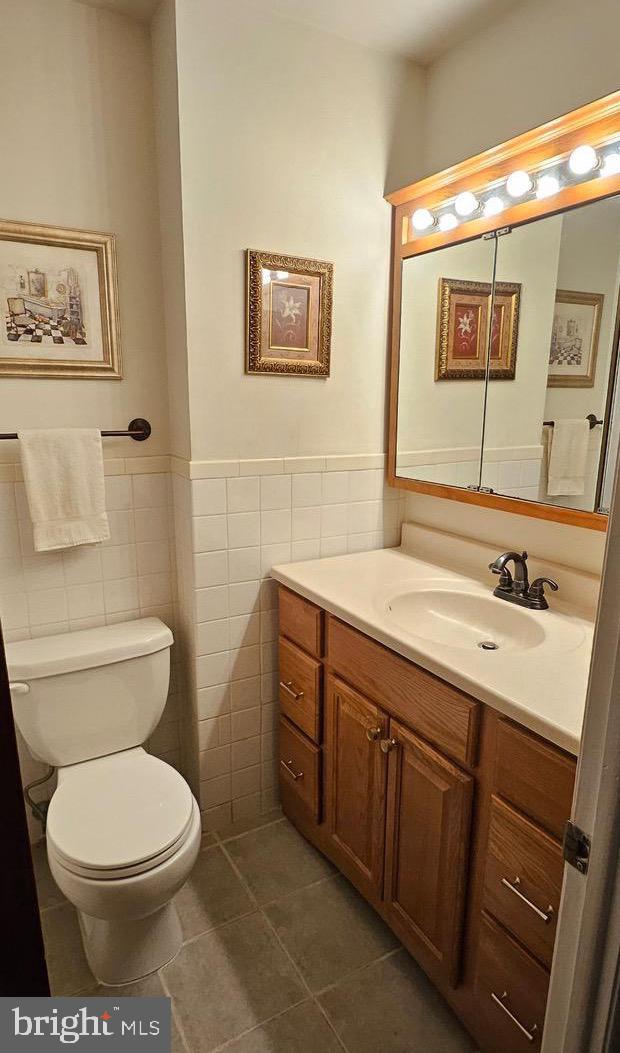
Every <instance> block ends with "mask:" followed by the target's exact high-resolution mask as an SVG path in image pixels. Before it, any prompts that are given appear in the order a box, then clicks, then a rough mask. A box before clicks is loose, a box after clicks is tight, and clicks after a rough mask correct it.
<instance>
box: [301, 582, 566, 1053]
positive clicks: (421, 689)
mask: <svg viewBox="0 0 620 1053" xmlns="http://www.w3.org/2000/svg"><path fill="white" fill-rule="evenodd" d="M280 634H281V635H280V659H281V665H280V702H281V717H280V786H281V794H282V804H283V808H284V811H285V813H286V814H287V815H288V817H289V818H290V819H291V821H292V822H293V823H294V825H295V826H297V828H298V829H299V830H300V831H301V833H302V834H304V836H305V837H307V838H308V840H310V841H311V842H312V843H313V844H314V845H316V847H317V848H319V849H320V850H321V851H322V852H324V853H325V855H327V856H328V857H329V858H330V859H331V860H332V862H334V863H335V865H336V866H337V867H338V868H339V869H340V870H341V871H342V873H344V874H345V875H346V876H347V877H348V878H349V880H350V881H351V882H352V883H353V884H354V885H355V886H356V888H357V889H358V890H359V891H360V892H361V893H362V895H363V896H364V897H365V898H366V899H367V900H368V901H369V902H370V903H371V904H372V905H373V906H374V908H375V909H376V910H377V911H378V913H379V914H381V916H382V917H383V918H384V920H385V921H386V922H387V924H388V925H389V926H390V927H391V928H392V929H393V931H394V932H395V933H396V935H397V936H398V937H399V939H400V940H401V941H402V942H403V944H404V945H405V946H406V947H407V948H408V950H409V951H410V952H411V953H412V955H413V956H414V957H415V958H416V960H417V961H418V962H419V964H420V965H421V966H422V968H423V969H424V970H425V971H426V973H427V974H428V975H429V976H430V978H431V979H432V980H433V982H434V983H435V984H436V985H437V987H438V988H439V989H440V990H441V991H442V993H443V994H444V996H445V998H446V999H447V1000H448V1001H449V1002H450V1004H451V1005H452V1007H453V1008H454V1010H455V1012H456V1013H457V1014H458V1015H459V1016H460V1018H461V1019H462V1021H463V1023H464V1024H465V1026H466V1027H467V1028H468V1029H469V1031H470V1032H471V1034H472V1035H473V1036H474V1038H475V1039H476V1042H477V1044H478V1047H479V1048H480V1049H481V1050H482V1051H483V1053H497V1050H498V1049H502V1051H503V1053H520V1051H522V1050H525V1049H528V1050H534V1051H536V1050H539V1049H540V1043H541V1039H542V1031H543V1025H544V1015H545V1006H546V999H547V989H548V984H549V970H550V967H551V960H552V955H553V945H554V941H555V926H556V921H557V914H558V908H559V902H560V894H561V886H562V874H563V858H562V848H561V844H560V839H561V836H562V830H563V827H564V823H565V822H566V820H567V819H568V818H569V815H570V807H571V799H572V791H573V783H574V778H575V767H576V765H575V760H574V758H572V757H570V756H568V755H567V754H565V753H564V752H563V751H562V750H560V749H558V748H557V747H556V746H554V745H552V744H551V743H548V742H545V741H544V740H542V739H541V738H539V737H538V736H536V735H534V734H532V733H531V732H529V731H527V730H526V729H524V728H522V727H520V726H518V725H516V724H514V723H513V722H512V721H510V720H507V719H506V718H504V717H502V716H500V715H499V714H498V713H496V712H495V711H494V710H493V709H492V708H491V707H490V706H486V705H483V704H482V703H480V702H478V701H477V700H476V699H473V698H471V697H470V696H468V695H466V694H464V693H463V692H462V691H459V690H457V689H456V688H454V687H452V686H451V685H449V684H447V683H445V682H444V681H443V680H441V679H440V678H438V677H436V676H433V675H432V674H430V673H428V672H427V671H426V670H424V669H421V668H420V667H419V666H417V665H415V663H413V662H410V661H408V660H407V659H405V658H403V657H402V656H400V655H398V654H396V653H394V652H392V651H390V650H389V649H388V648H386V647H384V646H382V645H381V644H379V643H377V642H376V641H375V640H372V639H370V638H369V637H367V636H365V635H364V634H363V633H360V632H358V631H357V630H356V629H353V628H352V627H351V626H349V625H347V624H345V623H344V622H342V621H340V620H339V619H337V618H335V617H334V616H332V615H331V614H328V613H326V612H324V611H322V610H321V609H320V608H319V607H317V606H316V605H315V604H312V603H309V602H308V601H307V600H305V599H304V598H303V597H301V596H299V595H297V594H295V593H294V592H292V591H291V590H290V589H287V588H285V587H283V586H282V587H281V588H280Z"/></svg>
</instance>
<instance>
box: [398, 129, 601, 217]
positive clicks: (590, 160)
mask: <svg viewBox="0 0 620 1053" xmlns="http://www.w3.org/2000/svg"><path fill="white" fill-rule="evenodd" d="M619 173H620V141H618V140H616V141H614V142H611V143H607V144H606V145H604V146H600V147H598V148H596V149H595V148H594V147H593V146H590V145H589V144H588V143H582V144H581V145H580V146H576V147H575V149H574V150H572V151H571V153H570V154H569V155H568V156H567V157H565V158H564V159H563V160H562V161H560V162H557V161H554V162H552V163H551V164H549V163H547V164H546V165H545V166H543V167H541V168H540V169H539V170H534V171H531V172H528V171H526V170H525V169H515V171H514V172H511V173H510V175H509V176H508V177H507V178H506V179H503V180H500V181H496V182H494V183H492V184H489V186H488V187H487V188H486V190H484V191H479V192H478V193H477V194H475V193H473V191H471V190H463V191H461V192H460V193H459V194H457V196H456V197H455V198H451V199H449V200H447V201H445V202H443V203H442V204H440V205H438V206H437V208H436V209H435V210H434V211H431V210H430V209H428V208H416V209H415V210H414V212H413V213H412V215H411V218H410V224H411V227H412V228H413V231H414V232H415V234H416V236H418V237H419V236H420V235H425V234H432V233H436V232H437V230H440V231H442V232H446V231H449V230H454V229H455V227H458V226H459V225H460V224H461V223H462V222H467V221H468V220H471V219H475V218H478V217H480V216H485V217H486V218H489V217H491V216H497V215H499V214H500V212H503V210H504V209H505V208H507V207H508V206H509V205H512V204H513V203H514V204H516V203H518V202H521V201H525V200H527V199H528V198H532V197H535V198H538V199H539V200H540V199H543V198H548V197H553V195H554V194H557V193H558V192H559V191H560V190H561V189H562V187H563V186H567V185H569V184H574V183H580V182H585V181H587V180H590V179H592V178H593V177H594V176H600V177H602V178H606V177H607V176H612V175H618V174H619Z"/></svg>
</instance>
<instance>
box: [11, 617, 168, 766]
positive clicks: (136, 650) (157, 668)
mask: <svg viewBox="0 0 620 1053" xmlns="http://www.w3.org/2000/svg"><path fill="white" fill-rule="evenodd" d="M172 642H173V637H172V633H171V631H170V629H169V628H168V626H167V625H164V623H163V622H161V621H160V620H159V618H140V619H138V620H136V621H131V622H118V623H117V624H115V625H102V626H100V627H98V628H96V629H81V630H79V631H77V632H70V633H60V634H59V635H57V636H44V637H39V638H38V639H36V640H20V641H18V642H16V643H9V644H7V645H6V658H7V665H8V669H9V680H10V683H11V699H12V702H13V715H14V717H15V723H16V724H17V726H18V728H19V730H20V731H21V733H22V735H23V737H24V739H25V740H26V743H27V745H28V748H29V749H30V752H31V753H32V754H33V756H34V757H36V758H37V759H39V760H42V761H45V762H46V763H47V764H53V765H54V766H55V767H63V766H64V765H67V764H76V763H78V762H79V761H85V760H91V759H92V758H93V757H105V756H107V755H109V754H110V753H118V752H119V751H120V750H126V749H130V748H131V747H132V746H140V745H142V743H143V742H144V741H145V740H146V739H148V737H149V736H150V735H151V734H152V732H153V731H154V729H155V727H156V726H157V723H158V721H159V718H160V717H161V714H162V712H163V708H164V706H165V704H166V697H167V694H168V683H169V680H170V647H171V646H172Z"/></svg>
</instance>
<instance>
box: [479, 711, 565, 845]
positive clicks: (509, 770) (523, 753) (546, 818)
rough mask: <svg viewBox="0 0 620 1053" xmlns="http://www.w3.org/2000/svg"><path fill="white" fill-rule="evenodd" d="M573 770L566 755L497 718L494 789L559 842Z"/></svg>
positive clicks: (561, 835) (562, 832)
mask: <svg viewBox="0 0 620 1053" xmlns="http://www.w3.org/2000/svg"><path fill="white" fill-rule="evenodd" d="M575 770H576V763H575V761H574V759H573V758H572V757H569V756H568V754H566V753H563V752H562V751H561V750H559V749H557V748H556V747H555V746H552V745H550V744H549V743H548V742H543V740H542V739H539V738H537V737H536V736H535V735H532V734H530V732H528V731H524V730H523V729H522V728H518V727H515V725H514V724H509V723H508V722H507V721H505V720H500V722H499V724H498V727H497V754H496V762H495V790H496V792H497V793H499V794H501V796H502V797H505V798H506V800H507V801H510V803H511V804H514V805H516V807H517V808H519V809H520V810H521V811H522V812H525V814H526V815H528V816H529V817H530V819H534V820H535V821H536V822H537V823H540V825H541V826H543V827H544V828H545V829H546V830H548V831H549V833H551V834H553V835H554V837H557V838H558V840H560V841H561V840H562V838H563V836H564V824H565V823H566V820H567V819H569V818H570V812H571V804H572V800H573V786H574V783H575Z"/></svg>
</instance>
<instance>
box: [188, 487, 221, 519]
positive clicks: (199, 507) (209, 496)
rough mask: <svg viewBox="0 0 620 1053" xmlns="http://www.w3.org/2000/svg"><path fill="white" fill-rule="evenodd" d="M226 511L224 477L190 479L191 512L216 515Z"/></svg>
mask: <svg viewBox="0 0 620 1053" xmlns="http://www.w3.org/2000/svg"><path fill="white" fill-rule="evenodd" d="M225 512H226V480H225V479H193V480H192V514H193V515H195V516H216V515H223V514H225Z"/></svg>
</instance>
